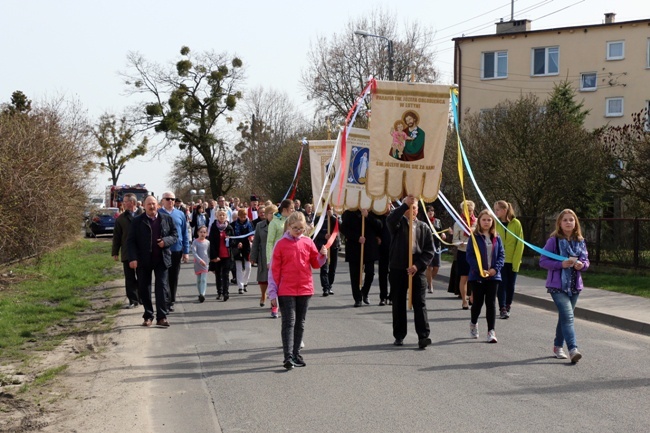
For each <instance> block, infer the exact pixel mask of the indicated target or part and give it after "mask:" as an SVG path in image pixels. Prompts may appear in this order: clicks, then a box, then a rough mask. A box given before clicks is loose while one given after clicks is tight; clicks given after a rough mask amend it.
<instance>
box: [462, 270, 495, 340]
mask: <svg viewBox="0 0 650 433" xmlns="http://www.w3.org/2000/svg"><path fill="white" fill-rule="evenodd" d="M467 286H468V287H471V288H472V293H473V294H474V300H473V302H472V323H473V324H476V323H477V322H478V316H480V315H481V309H482V308H483V303H484V302H485V319H486V321H487V327H488V331H491V330H493V329H494V322H495V320H494V318H495V316H496V310H497V308H496V302H495V301H496V298H497V288H498V287H499V281H494V280H484V281H480V282H479V281H469V282H468V283H467Z"/></svg>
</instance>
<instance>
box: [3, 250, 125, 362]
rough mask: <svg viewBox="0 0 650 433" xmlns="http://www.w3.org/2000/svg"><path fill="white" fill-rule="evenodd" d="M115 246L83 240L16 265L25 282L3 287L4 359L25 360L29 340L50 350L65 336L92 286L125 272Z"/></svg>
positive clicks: (85, 305)
mask: <svg viewBox="0 0 650 433" xmlns="http://www.w3.org/2000/svg"><path fill="white" fill-rule="evenodd" d="M110 249H111V244H110V242H93V241H89V240H85V239H81V240H78V241H76V242H74V243H72V244H70V245H68V246H66V247H64V248H61V249H59V250H57V251H54V252H51V253H48V254H46V255H45V256H43V257H42V258H41V259H40V260H38V261H36V262H33V263H29V264H23V265H20V266H16V267H14V268H12V271H13V273H14V274H15V276H16V280H17V281H19V282H15V283H11V284H10V285H9V286H8V287H6V288H4V289H3V290H2V291H0V358H2V359H8V358H12V359H25V357H26V356H28V355H26V353H25V351H24V350H22V349H24V348H25V346H26V345H27V344H28V343H29V345H30V348H31V349H36V350H47V349H49V348H51V347H52V346H55V345H56V344H58V342H60V341H61V340H62V339H63V338H65V336H66V335H65V329H66V327H65V325H66V323H68V322H70V321H71V320H72V319H74V317H75V315H76V314H77V313H78V312H80V311H82V310H84V309H86V308H88V307H89V305H90V302H89V299H90V297H91V295H92V290H88V288H91V287H95V286H97V285H99V284H101V283H104V282H106V281H110V280H114V279H117V278H119V276H120V275H121V274H120V268H119V267H118V266H117V264H116V262H115V261H113V259H112V257H111V251H110ZM59 328H60V329H59ZM52 329H59V331H57V332H51V330H52Z"/></svg>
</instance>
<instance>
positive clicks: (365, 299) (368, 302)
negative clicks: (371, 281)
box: [363, 296, 370, 305]
mask: <svg viewBox="0 0 650 433" xmlns="http://www.w3.org/2000/svg"><path fill="white" fill-rule="evenodd" d="M363 303H364V304H366V305H370V301H369V300H368V297H367V296H364V297H363Z"/></svg>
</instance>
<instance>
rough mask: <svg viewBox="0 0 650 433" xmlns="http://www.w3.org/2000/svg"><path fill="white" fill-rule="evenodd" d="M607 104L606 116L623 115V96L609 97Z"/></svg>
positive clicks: (606, 100)
mask: <svg viewBox="0 0 650 433" xmlns="http://www.w3.org/2000/svg"><path fill="white" fill-rule="evenodd" d="M605 104H606V106H605V117H622V116H623V98H607V99H605Z"/></svg>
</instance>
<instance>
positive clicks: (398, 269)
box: [386, 195, 435, 349]
mask: <svg viewBox="0 0 650 433" xmlns="http://www.w3.org/2000/svg"><path fill="white" fill-rule="evenodd" d="M417 215H418V201H417V199H416V198H415V197H414V196H412V195H408V196H406V197H405V198H404V202H403V203H402V205H401V206H400V207H398V208H397V209H395V210H394V211H393V212H392V213H391V214H390V215H389V216H388V217H387V218H386V224H387V225H388V229H389V231H390V234H391V243H390V257H389V268H390V272H389V274H388V279H389V282H390V294H391V297H392V301H393V337H395V342H394V343H393V344H394V345H395V346H402V345H403V344H404V338H405V337H406V333H407V320H406V307H407V305H406V302H407V293H408V285H409V276H410V277H412V279H413V285H412V288H413V312H414V316H415V317H414V318H415V332H416V333H417V334H418V346H419V347H420V349H424V348H426V347H427V346H428V345H430V344H431V339H430V338H429V333H430V330H429V319H428V317H427V304H426V289H427V279H426V270H427V266H428V265H429V263H431V260H433V256H434V251H435V250H434V248H433V234H432V233H431V229H430V228H429V226H428V225H427V224H425V223H424V222H422V221H420V220H418V218H417ZM409 220H413V244H411V245H409V231H410V227H411V226H410V224H409ZM411 254H412V255H413V261H412V263H413V264H412V265H411V266H409V255H411Z"/></svg>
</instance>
